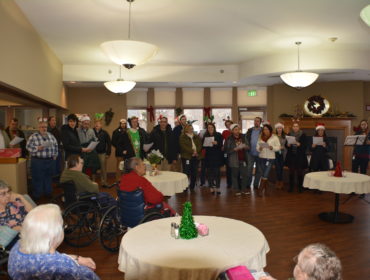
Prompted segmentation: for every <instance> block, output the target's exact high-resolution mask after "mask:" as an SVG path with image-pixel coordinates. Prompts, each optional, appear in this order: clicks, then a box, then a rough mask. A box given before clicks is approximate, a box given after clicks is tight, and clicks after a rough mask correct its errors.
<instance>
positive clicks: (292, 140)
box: [285, 135, 297, 145]
mask: <svg viewBox="0 0 370 280" xmlns="http://www.w3.org/2000/svg"><path fill="white" fill-rule="evenodd" d="M285 138H286V141H287V142H288V144H290V145H295V144H297V141H296V140H295V137H294V136H289V135H287V136H286V137H285Z"/></svg>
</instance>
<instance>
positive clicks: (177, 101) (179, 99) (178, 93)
mask: <svg viewBox="0 0 370 280" xmlns="http://www.w3.org/2000/svg"><path fill="white" fill-rule="evenodd" d="M182 95H183V91H182V88H176V91H175V108H182V99H183V98H182ZM175 117H176V116H175Z"/></svg>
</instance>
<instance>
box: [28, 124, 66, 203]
mask: <svg viewBox="0 0 370 280" xmlns="http://www.w3.org/2000/svg"><path fill="white" fill-rule="evenodd" d="M38 121H39V131H38V132H35V133H34V134H32V135H31V136H30V138H28V141H27V145H26V148H27V150H28V151H29V153H30V155H31V174H32V196H33V198H34V200H38V199H39V198H40V197H41V196H42V195H45V196H46V197H49V198H50V197H51V193H52V191H53V190H52V187H51V183H52V177H53V175H54V172H55V160H56V158H57V156H58V152H59V150H58V142H57V140H56V139H55V137H54V136H53V134H51V133H50V132H47V129H48V123H47V118H39V119H38Z"/></svg>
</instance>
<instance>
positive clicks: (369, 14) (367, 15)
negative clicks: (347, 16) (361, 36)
mask: <svg viewBox="0 0 370 280" xmlns="http://www.w3.org/2000/svg"><path fill="white" fill-rule="evenodd" d="M360 17H361V18H362V20H363V21H364V22H365V23H366V24H367V25H368V26H370V5H367V6H366V7H365V8H363V9H362V10H361V13H360Z"/></svg>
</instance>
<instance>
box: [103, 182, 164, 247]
mask: <svg viewBox="0 0 370 280" xmlns="http://www.w3.org/2000/svg"><path fill="white" fill-rule="evenodd" d="M117 196H118V201H117V205H114V206H112V207H111V208H109V209H108V211H107V212H105V214H104V215H103V217H102V219H101V222H100V227H99V241H100V244H101V245H102V246H103V248H104V249H106V250H107V251H109V252H117V251H118V249H119V246H120V242H121V238H122V236H123V235H124V234H125V233H126V232H127V231H128V229H129V228H131V227H135V226H137V225H139V224H142V223H146V222H149V221H153V220H157V219H161V218H164V217H165V216H164V215H162V214H161V213H159V212H158V211H151V212H150V213H145V210H144V208H145V201H144V195H143V191H142V190H141V189H140V188H138V189H136V190H134V191H132V192H126V191H121V190H119V189H117Z"/></svg>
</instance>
